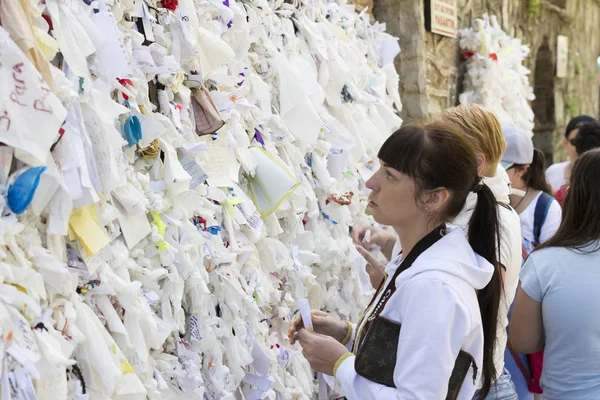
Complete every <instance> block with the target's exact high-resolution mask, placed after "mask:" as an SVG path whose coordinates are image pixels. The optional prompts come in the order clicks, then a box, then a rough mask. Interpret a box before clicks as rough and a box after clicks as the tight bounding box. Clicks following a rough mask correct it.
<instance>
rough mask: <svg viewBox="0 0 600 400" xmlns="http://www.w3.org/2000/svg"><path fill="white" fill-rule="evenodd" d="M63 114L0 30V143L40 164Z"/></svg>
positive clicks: (55, 98) (23, 58) (27, 62)
mask: <svg viewBox="0 0 600 400" xmlns="http://www.w3.org/2000/svg"><path fill="white" fill-rule="evenodd" d="M66 116H67V110H65V108H64V107H63V105H62V103H61V102H60V100H59V99H58V98H57V97H56V96H55V95H54V94H53V93H52V92H51V91H50V88H48V85H46V83H45V82H44V81H43V79H42V77H41V75H40V74H39V72H38V71H37V69H36V68H35V67H34V66H33V64H31V62H29V60H28V59H27V58H26V57H25V55H24V54H23V53H22V52H21V50H20V49H19V48H18V47H17V45H16V44H14V42H12V41H11V40H10V39H9V37H8V34H7V33H6V32H5V31H2V32H0V142H2V143H5V144H7V145H8V146H12V147H14V148H17V149H20V150H22V151H24V152H26V153H28V154H31V155H32V156H33V157H35V159H36V160H37V162H39V164H43V163H44V162H45V161H46V154H47V153H48V150H49V149H50V147H51V146H52V144H53V143H54V141H55V140H56V138H57V137H58V130H59V129H60V126H61V124H62V123H63V121H64V119H65V117H66Z"/></svg>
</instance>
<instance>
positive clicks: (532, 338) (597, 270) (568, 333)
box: [510, 149, 600, 400]
mask: <svg viewBox="0 0 600 400" xmlns="http://www.w3.org/2000/svg"><path fill="white" fill-rule="evenodd" d="M599 175H600V149H595V150H590V151H588V152H586V153H584V154H583V155H582V156H581V157H580V158H579V159H578V160H577V161H576V162H575V164H574V167H573V171H572V174H571V188H570V190H569V191H568V192H567V196H566V198H565V202H564V207H563V220H562V222H561V224H560V227H559V228H558V231H557V232H556V234H555V235H554V236H553V237H552V238H551V239H549V240H548V241H547V242H545V243H543V244H541V245H540V246H539V247H537V248H536V249H535V250H534V251H533V253H532V254H531V255H530V257H529V258H528V259H527V261H526V262H525V265H524V266H523V269H522V271H521V285H520V287H519V289H518V292H517V298H516V300H515V306H514V310H513V313H512V319H511V321H510V340H511V344H512V347H513V348H514V349H515V350H516V351H518V352H520V353H526V354H532V353H535V352H536V351H538V350H540V349H542V348H544V351H545V353H544V367H543V370H542V379H541V386H542V389H543V390H544V400H554V399H577V400H592V399H593V400H596V399H600V318H598V310H600V290H598V288H599V287H600V251H599V250H600V209H599V208H598V204H600V181H599V180H598V176H599Z"/></svg>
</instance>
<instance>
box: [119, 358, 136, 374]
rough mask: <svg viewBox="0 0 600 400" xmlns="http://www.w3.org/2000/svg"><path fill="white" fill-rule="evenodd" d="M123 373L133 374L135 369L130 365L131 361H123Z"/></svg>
mask: <svg viewBox="0 0 600 400" xmlns="http://www.w3.org/2000/svg"><path fill="white" fill-rule="evenodd" d="M121 373H122V374H123V375H125V374H133V373H134V371H133V367H132V366H131V364H129V361H127V360H123V359H121Z"/></svg>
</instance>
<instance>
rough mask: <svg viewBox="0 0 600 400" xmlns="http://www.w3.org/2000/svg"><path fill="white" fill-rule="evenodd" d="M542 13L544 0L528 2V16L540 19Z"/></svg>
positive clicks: (530, 0)
mask: <svg viewBox="0 0 600 400" xmlns="http://www.w3.org/2000/svg"><path fill="white" fill-rule="evenodd" d="M541 11H542V0H527V10H526V12H527V15H528V16H530V17H538V16H539V15H540V12H541Z"/></svg>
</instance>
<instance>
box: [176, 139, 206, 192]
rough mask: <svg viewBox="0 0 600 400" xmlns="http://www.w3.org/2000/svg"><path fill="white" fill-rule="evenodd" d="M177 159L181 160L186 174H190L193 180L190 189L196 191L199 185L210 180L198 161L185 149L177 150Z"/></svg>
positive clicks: (179, 148)
mask: <svg viewBox="0 0 600 400" xmlns="http://www.w3.org/2000/svg"><path fill="white" fill-rule="evenodd" d="M177 158H178V159H179V162H180V163H181V166H182V167H183V169H185V172H187V173H188V174H190V176H191V177H192V180H191V181H190V189H195V188H196V187H198V185H199V184H201V183H203V182H204V181H206V178H208V175H207V174H206V172H204V171H203V170H202V168H201V167H200V165H199V164H198V163H197V162H196V160H194V159H193V158H192V156H191V155H190V154H189V153H188V152H187V151H186V150H185V149H184V148H183V147H178V148H177Z"/></svg>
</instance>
